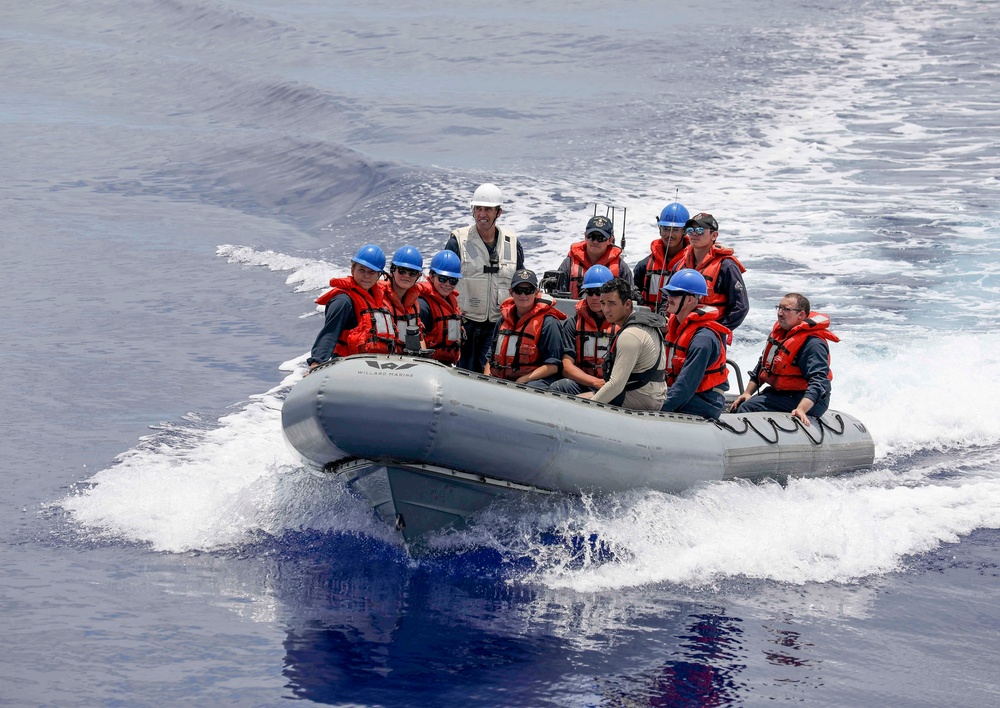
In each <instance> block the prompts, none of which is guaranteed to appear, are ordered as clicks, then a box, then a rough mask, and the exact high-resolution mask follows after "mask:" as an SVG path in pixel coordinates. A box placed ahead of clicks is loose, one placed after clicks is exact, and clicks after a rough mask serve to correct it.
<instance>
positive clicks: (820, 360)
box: [792, 337, 830, 426]
mask: <svg viewBox="0 0 1000 708" xmlns="http://www.w3.org/2000/svg"><path fill="white" fill-rule="evenodd" d="M829 357H830V349H829V347H828V346H827V343H826V342H825V341H824V340H822V339H820V338H819V337H809V338H808V339H806V341H805V342H804V343H803V344H802V348H801V349H799V353H798V355H797V356H796V357H795V365H796V366H797V367H799V370H800V371H801V372H802V375H803V376H804V377H805V378H806V381H808V382H809V387H808V388H807V389H806V392H805V393H804V394H803V395H802V400H800V401H799V404H798V405H797V406H795V410H793V411H792V416H793V417H794V418H798V419H799V420H800V421H802V424H803V425H807V426H808V425H809V417H808V416H809V411H811V410H812V407H813V406H814V405H815V404H816V403H817V402H818V401H819V400H821V399H822V398H826V397H829V396H830V363H829V362H830V359H829Z"/></svg>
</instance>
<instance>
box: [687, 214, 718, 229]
mask: <svg viewBox="0 0 1000 708" xmlns="http://www.w3.org/2000/svg"><path fill="white" fill-rule="evenodd" d="M689 226H700V227H702V228H703V229H710V230H712V231H718V230H719V222H718V221H716V220H715V217H714V216H712V215H711V214H706V213H705V212H699V213H698V214H695V215H694V216H692V217H691V218H690V219H688V220H687V221H685V222H684V228H685V229H686V228H688V227H689Z"/></svg>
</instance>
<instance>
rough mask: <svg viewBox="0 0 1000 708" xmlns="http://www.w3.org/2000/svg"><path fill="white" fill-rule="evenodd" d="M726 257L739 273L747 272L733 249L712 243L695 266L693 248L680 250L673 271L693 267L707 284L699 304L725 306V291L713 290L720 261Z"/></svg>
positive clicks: (717, 276)
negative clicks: (706, 289)
mask: <svg viewBox="0 0 1000 708" xmlns="http://www.w3.org/2000/svg"><path fill="white" fill-rule="evenodd" d="M727 259H728V260H731V261H732V262H733V263H735V264H736V266H737V267H738V268H739V269H740V272H741V273H746V272H747V269H746V268H744V267H743V264H742V263H740V262H739V260H737V259H736V257H735V256H734V255H733V249H731V248H725V247H724V246H717V245H715V244H714V243H713V244H712V250H711V251H709V252H708V253H707V254H705V257H704V258H702V259H701V263H699V264H698V265H697V266H696V265H695V264H694V249H693V248H691V246H688V247H687V248H685V249H684V250H683V251H681V258H680V259H679V261H678V262H677V263H676V264H675V266H674V271H675V272H676V271H678V270H680V269H681V268H694V269H695V270H697V271H698V272H699V273H701V274H702V275H703V276H705V283H706V284H707V285H708V295H706V296H705V297H703V298H702V299H701V304H702V305H715V306H718V307H722V308H725V306H726V305H727V304H728V303H727V300H726V295H725V293H717V292H715V283H716V281H718V279H719V270H720V269H721V268H722V262H723V261H725V260H727Z"/></svg>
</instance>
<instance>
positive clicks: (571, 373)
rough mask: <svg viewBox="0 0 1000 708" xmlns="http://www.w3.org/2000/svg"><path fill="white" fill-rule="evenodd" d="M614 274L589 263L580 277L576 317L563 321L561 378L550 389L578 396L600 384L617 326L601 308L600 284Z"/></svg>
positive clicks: (596, 387) (599, 386) (602, 381)
mask: <svg viewBox="0 0 1000 708" xmlns="http://www.w3.org/2000/svg"><path fill="white" fill-rule="evenodd" d="M614 277H615V276H614V275H613V274H612V272H611V271H610V270H609V269H608V268H605V267H604V266H602V265H595V266H591V267H590V268H588V269H587V272H586V273H585V274H584V276H583V289H582V291H581V292H582V295H583V296H582V297H581V299H580V301H579V302H578V303H576V316H575V317H569V318H567V319H566V321H565V322H564V323H563V329H562V331H563V358H562V368H563V376H564V377H565V378H562V379H559V380H558V381H556V382H555V383H554V384H552V386H550V387H549V390H550V391H559V392H560V393H568V394H571V395H573V396H579V395H580V394H581V393H583V392H585V391H590V392H591V393H593V392H594V391H596V390H597V389H599V388H601V386H603V385H604V373H603V372H604V368H603V367H604V359H605V358H606V357H607V355H608V349H609V348H610V347H611V340H612V339H614V338H615V335H616V334H618V330H619V329H620V328H619V327H618V325H616V324H612V323H611V322H609V321H608V320H607V319H605V317H604V310H602V309H601V287H602V286H603V285H604V284H605V283H606V282H608V281H609V280H612V279H613V278H614Z"/></svg>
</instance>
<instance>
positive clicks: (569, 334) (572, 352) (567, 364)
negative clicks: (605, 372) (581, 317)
mask: <svg viewBox="0 0 1000 708" xmlns="http://www.w3.org/2000/svg"><path fill="white" fill-rule="evenodd" d="M562 335H563V355H562V369H563V376H565V377H566V378H567V379H569V380H570V381H575V382H576V383H578V384H580V385H581V386H585V387H587V388H594V389H596V388H600V387H601V386H603V385H604V379H599V378H597V377H596V376H591V375H590V374H588V373H587V372H586V371H584V370H583V369H581V368H580V367H579V366H577V365H576V317H570V318H568V319H567V320H566V321H565V322H563V327H562Z"/></svg>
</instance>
